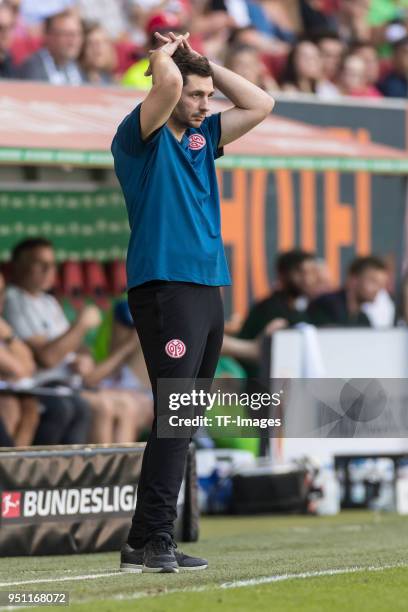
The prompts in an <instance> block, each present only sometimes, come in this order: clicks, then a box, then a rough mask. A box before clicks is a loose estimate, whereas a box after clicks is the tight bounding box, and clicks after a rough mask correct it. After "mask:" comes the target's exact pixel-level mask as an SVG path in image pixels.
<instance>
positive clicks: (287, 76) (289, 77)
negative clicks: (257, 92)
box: [279, 38, 317, 93]
mask: <svg viewBox="0 0 408 612" xmlns="http://www.w3.org/2000/svg"><path fill="white" fill-rule="evenodd" d="M303 43H311V44H312V45H315V46H316V43H315V42H314V41H313V40H311V39H310V38H299V40H297V41H296V43H295V44H294V45H293V47H292V48H291V50H290V51H289V54H288V57H287V60H286V65H285V67H284V69H283V72H282V75H281V77H280V79H279V83H280V85H285V84H286V83H290V84H291V85H295V86H296V87H298V86H299V77H298V74H297V72H296V66H295V63H296V62H295V60H296V53H297V51H298V49H299V47H300V45H302V44H303ZM316 85H317V83H316V82H315V81H312V82H311V87H312V91H313V92H314V93H316Z"/></svg>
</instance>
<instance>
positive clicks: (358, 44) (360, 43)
mask: <svg viewBox="0 0 408 612" xmlns="http://www.w3.org/2000/svg"><path fill="white" fill-rule="evenodd" d="M360 49H373V51H375V52H377V48H376V46H375V45H373V43H372V42H370V41H369V40H356V41H355V42H353V43H351V45H350V47H349V52H350V54H351V55H355V54H356V53H357V52H358V51H360Z"/></svg>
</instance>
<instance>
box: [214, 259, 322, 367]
mask: <svg viewBox="0 0 408 612" xmlns="http://www.w3.org/2000/svg"><path fill="white" fill-rule="evenodd" d="M276 270H277V276H278V281H279V288H278V289H276V290H274V291H273V292H272V293H271V294H270V295H268V296H267V297H266V298H265V299H263V300H261V301H260V302H257V303H256V304H254V306H252V308H251V310H250V311H249V314H248V316H247V318H246V320H245V321H244V323H243V325H242V327H241V330H240V331H239V332H238V334H237V337H238V338H239V339H241V340H255V339H256V338H258V337H259V335H260V334H261V333H262V332H264V331H265V330H266V331H267V332H268V333H270V332H273V331H275V330H276V329H281V328H282V327H286V326H292V325H295V324H296V323H301V322H303V321H306V320H307V318H306V309H307V306H308V302H309V299H310V298H311V297H312V296H314V295H315V285H316V281H317V269H316V260H315V256H314V255H313V254H312V253H307V252H305V251H301V250H293V251H288V252H286V253H282V254H281V255H279V257H278V259H277V262H276ZM227 343H229V338H228V337H227V338H226V340H225V341H224V347H223V354H229V355H230V356H232V357H236V358H239V359H240V361H241V362H242V365H243V366H244V367H245V369H246V371H247V373H248V376H250V377H255V376H256V374H257V370H258V368H257V365H254V357H255V356H256V351H254V346H253V344H251V343H250V344H248V345H247V347H248V353H247V354H245V347H244V346H243V345H237V346H236V349H237V350H236V351H235V350H231V351H229V350H228V344H227ZM231 348H232V349H234V348H235V346H234V345H233V343H231ZM238 351H239V352H238Z"/></svg>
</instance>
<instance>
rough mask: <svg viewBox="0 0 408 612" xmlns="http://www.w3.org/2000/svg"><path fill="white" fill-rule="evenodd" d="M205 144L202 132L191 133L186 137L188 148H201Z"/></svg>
mask: <svg viewBox="0 0 408 612" xmlns="http://www.w3.org/2000/svg"><path fill="white" fill-rule="evenodd" d="M205 145H206V140H205V138H204V136H203V135H202V134H191V135H190V136H189V137H188V148H189V149H194V150H195V151H197V150H198V149H202V148H203V147H205Z"/></svg>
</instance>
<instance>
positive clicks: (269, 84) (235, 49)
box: [225, 45, 278, 91]
mask: <svg viewBox="0 0 408 612" xmlns="http://www.w3.org/2000/svg"><path fill="white" fill-rule="evenodd" d="M225 66H226V68H229V69H230V70H232V71H233V72H236V73H237V74H240V75H241V76H243V77H244V78H245V79H248V81H251V83H255V85H257V86H258V87H260V88H261V89H264V90H265V91H274V90H276V89H278V85H277V83H276V82H275V80H274V79H273V78H272V77H271V75H270V74H269V72H268V70H267V68H266V66H265V64H264V63H263V62H262V60H261V57H260V54H259V52H258V50H257V49H255V48H254V47H249V46H247V45H241V46H231V47H230V48H229V49H228V51H227V54H226V58H225Z"/></svg>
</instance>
